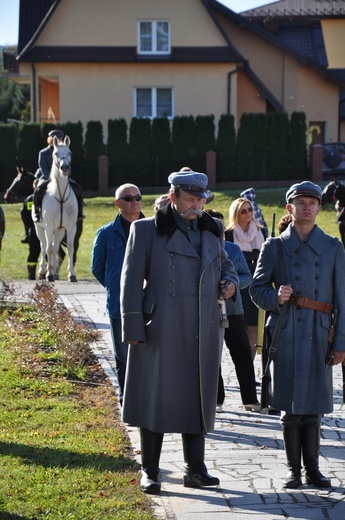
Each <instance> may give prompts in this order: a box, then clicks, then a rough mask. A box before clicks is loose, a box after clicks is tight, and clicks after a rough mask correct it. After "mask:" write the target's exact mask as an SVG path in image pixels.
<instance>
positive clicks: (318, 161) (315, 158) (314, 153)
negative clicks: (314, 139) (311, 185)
mask: <svg viewBox="0 0 345 520" xmlns="http://www.w3.org/2000/svg"><path fill="white" fill-rule="evenodd" d="M322 162H323V147H322V144H314V145H312V146H311V147H310V152H309V163H310V170H311V178H312V179H313V181H314V182H318V181H322Z"/></svg>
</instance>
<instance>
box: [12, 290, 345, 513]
mask: <svg viewBox="0 0 345 520" xmlns="http://www.w3.org/2000/svg"><path fill="white" fill-rule="evenodd" d="M54 286H55V288H56V289H57V290H58V292H59V295H60V298H61V301H62V302H63V303H64V304H65V306H66V307H67V308H68V309H69V310H70V311H71V312H72V314H73V315H74V316H75V317H76V318H77V319H80V320H82V321H83V322H84V323H87V324H88V325H89V326H93V327H96V328H97V329H98V330H100V331H101V333H102V338H101V339H100V340H99V341H97V342H96V343H95V344H94V345H93V350H94V352H95V354H96V356H97V357H98V359H99V361H100V362H101V364H102V366H103V368H104V370H105V372H106V374H107V376H108V377H109V379H110V380H111V382H112V384H114V386H115V387H117V382H116V377H115V373H114V356H113V352H112V343H111V336H110V327H109V320H108V318H107V316H106V314H105V295H104V289H103V288H102V287H101V286H100V285H99V284H98V283H97V282H89V281H87V282H78V283H77V284H71V283H68V282H60V281H59V282H56V283H55V284H54ZM32 287H33V283H32V282H31V284H30V282H25V281H23V282H21V283H18V284H17V283H16V290H17V291H19V292H20V291H22V292H23V291H27V290H31V289H32ZM260 362H261V359H260V356H259V355H257V356H256V360H255V371H256V375H257V379H259V378H260V375H261V367H260ZM222 373H223V378H224V384H225V393H226V399H225V403H224V412H223V413H221V414H217V416H216V423H215V430H214V431H213V432H212V433H210V434H209V435H207V437H206V455H205V461H206V463H207V466H208V469H209V471H210V473H211V474H212V475H214V476H217V477H219V479H220V481H221V485H220V486H219V488H208V489H205V488H204V489H193V488H184V487H183V486H182V473H183V454H182V443H181V436H180V435H178V434H166V435H165V436H164V442H163V450H162V457H161V476H162V492H161V495H160V496H159V497H152V501H153V504H154V511H155V515H156V517H157V518H159V519H168V520H174V519H178V520H195V519H197V520H199V519H200V518H202V519H203V520H204V519H205V520H214V519H216V520H222V519H223V518H224V519H225V518H227V519H228V518H231V519H234V520H247V519H248V518H249V517H250V518H253V519H254V520H263V519H265V520H278V519H283V518H291V519H293V520H309V519H313V520H344V519H345V464H344V458H345V450H344V444H345V418H344V410H345V405H344V404H343V402H342V373H341V367H340V366H337V367H335V369H334V403H335V405H334V412H333V413H332V414H329V415H327V416H325V417H324V418H323V421H322V438H321V447H320V469H321V471H323V472H324V473H325V474H326V475H328V476H330V477H331V479H332V485H333V487H332V488H331V489H330V490H320V489H317V488H313V487H311V486H307V485H305V484H304V485H302V486H301V488H299V489H298V490H290V491H285V490H284V489H283V488H282V483H281V479H282V478H283V476H284V475H285V474H286V459H285V452H284V446H283V440H282V433H281V427H280V422H279V416H270V415H261V414H258V413H252V412H246V411H245V410H244V409H243V407H242V405H241V400H240V394H239V389H238V386H237V379H236V375H235V371H234V366H233V364H232V362H231V360H230V356H229V353H228V351H227V349H226V348H224V351H223V358H222ZM127 432H128V435H129V438H130V441H131V444H132V447H133V453H134V456H135V458H136V459H137V461H138V462H140V441H139V432H138V429H137V428H133V427H127Z"/></svg>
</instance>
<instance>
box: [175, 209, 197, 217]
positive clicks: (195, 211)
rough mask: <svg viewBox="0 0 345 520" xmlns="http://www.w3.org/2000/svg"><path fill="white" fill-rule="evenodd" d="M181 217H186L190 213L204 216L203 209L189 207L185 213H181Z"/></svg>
mask: <svg viewBox="0 0 345 520" xmlns="http://www.w3.org/2000/svg"><path fill="white" fill-rule="evenodd" d="M180 215H181V217H183V218H185V217H188V216H189V215H196V216H197V217H202V210H201V209H195V208H189V209H187V211H185V212H184V213H180Z"/></svg>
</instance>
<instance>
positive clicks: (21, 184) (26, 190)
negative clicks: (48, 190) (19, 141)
mask: <svg viewBox="0 0 345 520" xmlns="http://www.w3.org/2000/svg"><path fill="white" fill-rule="evenodd" d="M34 180H35V176H34V174H33V173H31V172H28V171H27V170H26V169H25V168H24V167H23V166H17V176H16V177H15V178H14V180H13V182H12V184H11V186H10V187H9V188H8V189H7V190H6V192H5V195H4V200H5V202H7V203H8V204H14V203H15V202H23V200H24V199H25V198H26V197H28V196H29V195H31V193H32V192H33V182H34Z"/></svg>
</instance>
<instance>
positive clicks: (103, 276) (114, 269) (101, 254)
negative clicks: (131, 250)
mask: <svg viewBox="0 0 345 520" xmlns="http://www.w3.org/2000/svg"><path fill="white" fill-rule="evenodd" d="M126 244H127V238H126V235H125V232H124V230H123V227H122V224H121V217H120V214H119V215H118V216H117V217H116V219H115V220H114V221H113V222H110V223H109V224H106V225H105V226H103V227H101V228H100V229H99V230H98V231H97V233H96V236H95V240H94V243H93V249H92V257H91V271H92V274H93V275H94V276H95V278H97V280H98V281H99V282H100V283H101V284H102V285H103V287H105V291H106V297H107V314H108V316H109V317H110V318H115V319H120V318H121V314H120V277H121V270H122V264H123V260H124V257H125V250H126Z"/></svg>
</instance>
